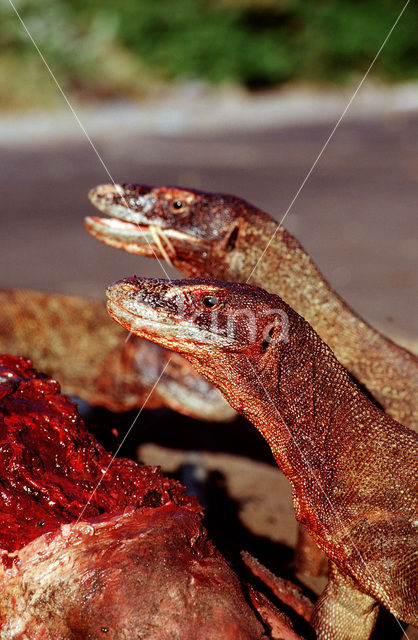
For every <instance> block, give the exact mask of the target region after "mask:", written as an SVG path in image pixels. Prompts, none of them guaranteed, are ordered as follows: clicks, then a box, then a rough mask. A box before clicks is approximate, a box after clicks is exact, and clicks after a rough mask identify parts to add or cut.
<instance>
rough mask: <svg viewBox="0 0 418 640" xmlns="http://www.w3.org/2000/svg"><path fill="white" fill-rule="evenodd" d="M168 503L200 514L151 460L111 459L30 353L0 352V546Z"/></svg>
mask: <svg viewBox="0 0 418 640" xmlns="http://www.w3.org/2000/svg"><path fill="white" fill-rule="evenodd" d="M99 482H100V484H98V483H99ZM93 492H94V493H93ZM92 494H93V495H92ZM170 503H175V504H177V505H181V506H184V507H186V508H187V509H190V510H191V511H194V512H195V513H200V507H199V506H198V504H197V502H196V501H195V499H193V498H189V497H187V496H186V495H185V493H184V489H183V487H181V485H180V484H179V483H177V482H175V481H174V480H170V479H168V478H165V477H163V476H162V474H161V471H160V469H159V468H158V467H145V466H142V467H141V466H139V465H137V464H136V463H135V462H133V461H132V460H128V459H125V458H116V459H115V460H113V462H112V455H111V454H110V453H108V452H107V451H105V449H103V447H102V446H101V445H100V444H99V443H98V442H97V441H96V440H95V438H94V437H93V436H92V435H91V434H90V433H89V432H88V431H87V429H86V427H85V425H84V423H83V421H82V419H81V418H80V416H79V415H78V411H77V407H76V405H75V404H74V403H73V402H71V400H70V399H69V398H68V397H67V396H65V395H61V393H60V386H59V384H58V383H57V382H56V381H54V380H50V379H48V378H47V377H45V376H43V375H42V374H39V373H37V372H36V371H34V369H32V362H31V361H30V360H26V359H24V358H17V357H13V356H8V355H2V356H0V548H2V549H6V550H7V551H15V550H17V549H21V548H22V547H23V546H25V545H26V544H27V543H28V542H30V541H31V540H33V539H34V538H37V537H38V536H39V535H42V534H44V533H46V532H47V531H53V530H55V529H57V528H58V527H59V525H60V524H63V523H69V522H73V521H75V520H77V518H78V517H79V516H80V515H81V514H83V515H82V519H83V520H85V519H87V518H92V517H93V518H94V517H97V516H101V515H103V514H114V513H121V512H122V511H123V510H124V509H125V508H127V507H135V508H137V507H159V506H163V505H165V504H170ZM86 504H87V507H86ZM83 509H84V512H83Z"/></svg>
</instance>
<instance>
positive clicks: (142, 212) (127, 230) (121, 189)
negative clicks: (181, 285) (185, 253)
mask: <svg viewBox="0 0 418 640" xmlns="http://www.w3.org/2000/svg"><path fill="white" fill-rule="evenodd" d="M159 191H164V190H163V189H160V190H159ZM178 192H179V199H178V200H176V199H175V197H174V199H173V194H174V196H175V193H176V190H174V189H167V190H166V193H167V198H166V204H168V203H169V202H170V204H171V202H173V210H175V209H176V205H179V204H182V202H183V200H184V193H185V192H182V191H181V190H178ZM180 198H181V200H180ZM89 199H90V202H91V203H92V204H93V205H94V206H95V207H96V208H97V209H99V210H100V211H102V212H103V213H106V214H107V215H108V216H110V217H109V218H100V217H98V216H88V217H86V219H85V224H86V227H87V229H88V231H89V232H90V233H91V234H92V235H93V236H94V237H95V238H97V239H98V240H100V241H101V242H104V243H105V244H107V245H109V246H111V247H116V248H117V249H124V250H125V251H128V252H129V253H136V254H139V255H143V256H147V257H153V258H155V257H158V258H163V259H164V260H166V261H167V262H168V263H169V264H172V259H173V258H174V257H175V256H176V253H177V247H179V245H180V246H181V245H182V244H183V245H184V244H185V243H187V244H188V245H190V243H191V242H193V243H197V242H199V243H201V241H200V240H198V239H197V238H194V237H193V236H191V235H189V234H188V233H185V232H182V231H179V230H178V229H174V228H172V227H170V226H169V221H168V220H167V221H166V220H165V219H164V218H163V217H162V216H157V215H155V209H156V207H158V203H159V201H160V200H161V194H159V196H157V195H156V194H155V189H154V188H153V187H149V186H144V185H119V184H115V185H112V184H108V185H100V186H98V187H96V188H94V189H92V190H91V191H90V192H89ZM180 215H182V213H180V212H179V213H178V214H177V216H180Z"/></svg>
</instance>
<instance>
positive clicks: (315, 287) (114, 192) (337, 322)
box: [86, 184, 418, 428]
mask: <svg viewBox="0 0 418 640" xmlns="http://www.w3.org/2000/svg"><path fill="white" fill-rule="evenodd" d="M90 200H91V201H92V203H93V204H94V205H95V206H96V207H98V208H99V209H100V210H101V211H103V212H105V213H107V214H109V215H110V216H114V217H116V218H118V220H109V219H102V220H101V219H100V218H87V220H86V224H87V228H88V229H89V231H90V232H91V233H92V234H93V235H94V236H96V237H97V238H98V239H99V240H101V241H103V242H105V243H107V244H109V245H112V246H115V247H119V248H123V249H125V250H126V251H130V252H133V253H138V254H141V255H148V256H151V257H153V256H154V257H155V256H158V257H164V256H163V254H162V253H161V249H160V247H161V244H162V245H163V246H164V247H165V252H166V254H167V255H168V256H169V258H170V260H171V262H172V263H173V264H174V266H176V267H177V268H178V269H179V270H180V271H181V272H182V273H183V274H184V275H186V276H190V277H196V276H210V277H215V278H218V279H219V280H225V281H231V280H233V281H246V280H247V278H249V276H250V275H251V279H250V281H251V282H252V283H253V284H256V285H259V286H262V287H263V288H265V289H267V290H268V291H269V292H270V293H276V294H278V295H280V296H281V297H282V298H283V299H284V300H285V301H286V302H288V303H289V304H290V305H291V306H292V307H293V308H294V309H295V310H296V311H297V312H298V313H299V314H301V315H302V316H303V317H304V318H305V319H306V320H307V321H308V322H309V323H310V324H311V325H312V326H313V327H314V329H315V330H316V331H317V332H318V333H319V335H320V336H321V338H322V339H323V340H324V341H325V342H326V343H327V344H328V345H329V346H330V347H331V349H332V350H333V352H334V353H335V355H336V357H337V358H338V360H339V361H340V362H341V363H342V364H343V365H344V366H345V367H346V368H347V369H348V370H349V371H350V372H351V373H352V374H353V375H354V377H355V378H356V379H357V380H358V381H360V382H361V383H362V384H363V385H364V386H365V387H366V388H367V390H368V391H369V393H370V394H371V395H372V396H373V397H374V398H375V399H376V400H377V401H378V403H380V405H381V406H382V407H383V408H384V409H385V411H387V413H389V414H390V415H391V416H392V417H393V418H395V419H396V420H399V421H400V422H402V424H405V425H407V426H410V427H412V428H418V404H417V402H416V399H415V398H416V389H417V386H418V359H417V358H416V357H415V356H414V355H413V354H411V353H409V352H408V351H407V350H406V349H403V348H401V347H399V346H398V345H396V344H395V343H394V342H392V341H391V340H389V339H387V338H385V337H384V336H383V335H382V334H380V333H379V332H378V331H376V330H375V329H373V328H372V327H371V326H370V325H369V324H368V323H367V322H365V321H364V320H363V319H362V318H361V317H360V316H358V315H357V314H356V313H355V312H354V311H353V309H351V308H350V307H349V306H348V305H347V304H346V303H345V302H344V301H343V300H342V299H341V298H340V297H339V296H338V294H337V293H336V292H335V291H334V290H333V289H332V288H331V286H330V285H329V283H328V282H327V281H326V280H325V278H324V277H323V275H322V274H321V273H320V271H319V269H318V268H317V267H316V265H315V264H314V262H313V261H312V260H311V258H310V256H309V255H308V254H307V253H306V251H305V250H304V249H303V247H302V246H301V244H300V243H299V242H298V240H297V239H296V238H294V237H293V236H292V235H291V234H290V233H288V231H286V229H284V228H283V227H279V226H278V225H277V222H276V221H275V220H274V219H273V218H271V217H270V216H269V215H268V214H266V213H265V212H264V211H261V210H260V209H258V208H256V207H254V206H253V205H251V204H249V203H247V202H245V201H244V200H242V199H240V198H237V197H235V196H230V195H223V194H215V193H214V194H212V193H204V192H199V191H194V190H191V189H187V190H186V189H180V188H177V187H147V186H143V185H129V184H127V185H116V186H113V185H103V186H99V187H97V188H95V189H93V190H92V191H91V192H90ZM128 207H129V208H128ZM138 224H140V225H144V226H142V230H141V229H140V228H138ZM150 224H151V225H154V226H155V227H156V228H158V229H160V235H161V239H160V243H159V245H160V246H158V244H151V245H150V244H148V243H147V242H144V240H143V239H142V240H141V236H143V231H144V230H145V231H146V229H147V226H146V225H150ZM273 234H275V235H274V239H273V241H272V242H271V244H270V245H269V247H268V250H267V251H266V253H265V254H264V255H263V258H262V260H261V261H260V262H259V263H258V265H257V268H256V269H255V271H254V272H253V273H252V270H253V268H254V267H255V265H256V264H257V261H258V259H259V258H260V257H261V256H262V254H263V251H264V249H265V248H266V245H267V243H268V242H269V241H270V240H271V238H272V236H273ZM148 235H149V234H148ZM164 238H166V239H167V240H166V241H165V242H164ZM151 240H152V239H151Z"/></svg>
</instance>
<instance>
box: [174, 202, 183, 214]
mask: <svg viewBox="0 0 418 640" xmlns="http://www.w3.org/2000/svg"><path fill="white" fill-rule="evenodd" d="M173 209H176V210H177V211H178V210H179V209H183V203H182V201H181V200H174V202H173Z"/></svg>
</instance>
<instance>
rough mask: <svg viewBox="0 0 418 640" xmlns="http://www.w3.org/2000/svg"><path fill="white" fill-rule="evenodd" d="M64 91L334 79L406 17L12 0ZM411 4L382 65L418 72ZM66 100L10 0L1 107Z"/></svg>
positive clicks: (318, 7) (272, 4)
mask: <svg viewBox="0 0 418 640" xmlns="http://www.w3.org/2000/svg"><path fill="white" fill-rule="evenodd" d="M14 3H15V6H16V8H17V10H18V11H19V13H20V15H21V16H22V18H23V20H24V21H25V23H26V25H27V27H28V29H29V31H30V33H31V34H32V36H33V38H34V39H35V41H36V43H37V44H38V46H39V48H40V50H41V51H42V53H43V54H44V56H45V58H46V60H47V61H48V63H49V64H50V66H51V68H52V70H53V72H54V73H55V74H56V75H57V78H58V79H59V81H60V83H61V85H62V86H63V88H64V90H66V91H68V92H69V93H70V94H71V95H72V96H73V97H76V98H78V99H81V100H83V99H85V100H89V99H100V98H121V97H138V96H142V95H144V94H146V93H149V92H152V91H153V90H154V89H156V88H158V87H160V86H161V85H164V83H167V82H170V81H173V80H181V81H187V80H196V79H198V80H203V81H207V82H210V83H215V84H218V83H230V84H231V83H232V84H241V85H244V86H246V87H248V88H250V89H258V88H265V87H270V86H276V85H281V84H284V83H288V82H291V81H298V82H300V81H308V82H315V83H321V84H333V83H334V84H335V83H343V82H347V81H350V79H353V77H356V76H357V75H360V74H363V73H364V71H365V70H366V69H367V67H368V65H369V64H370V62H371V61H372V59H373V57H374V56H375V54H376V53H377V51H378V49H379V47H380V46H381V44H382V42H383V39H384V38H385V36H386V34H387V33H388V31H389V29H390V27H391V26H392V24H393V22H394V21H395V19H396V17H397V15H398V14H399V12H400V10H401V8H402V6H403V4H404V3H403V2H397V1H393V0H310V1H307V0H118V2H114V0H14ZM417 24H418V5H417V4H416V3H411V4H410V5H409V6H408V8H407V10H406V12H405V14H404V16H403V18H402V19H401V21H400V23H399V24H398V25H397V27H396V29H395V30H394V32H393V34H392V36H391V38H390V39H389V41H388V43H387V45H386V46H385V48H384V49H383V51H382V53H381V55H380V57H379V59H378V61H377V63H376V65H375V67H374V69H373V75H374V77H375V78H378V79H379V80H383V81H393V80H394V81H396V80H408V79H415V78H417V77H418V37H417V33H418V29H417ZM58 103H60V96H59V95H58V94H57V91H56V87H55V86H54V85H53V83H52V82H51V79H50V77H49V76H48V74H46V73H45V68H44V67H43V65H42V62H41V60H40V59H39V56H38V54H37V53H36V51H35V50H34V47H33V44H32V43H31V42H30V40H29V38H28V36H27V34H26V32H25V31H24V29H23V27H22V25H21V23H20V22H19V21H18V19H17V17H16V14H15V13H14V11H13V9H12V7H11V6H10V4H9V2H8V1H7V0H3V1H2V2H1V4H0V108H3V109H8V108H15V107H32V106H51V105H54V104H58Z"/></svg>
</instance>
